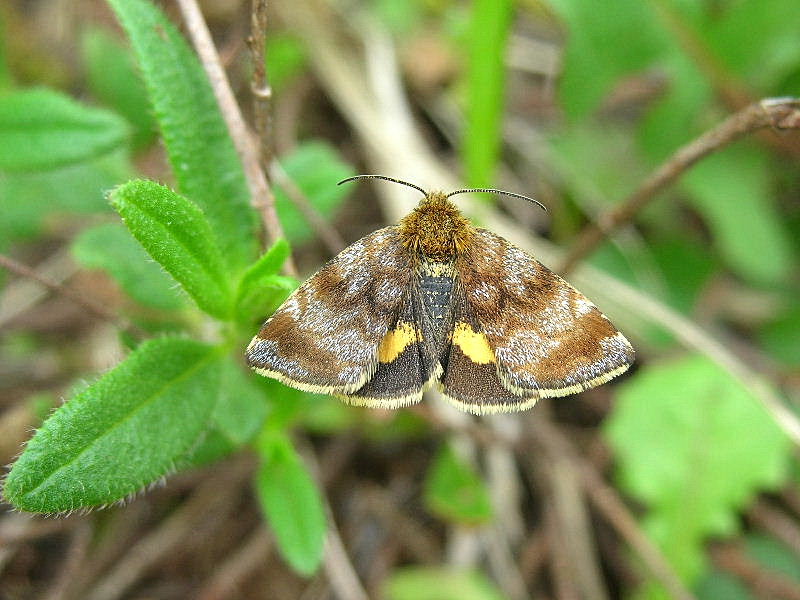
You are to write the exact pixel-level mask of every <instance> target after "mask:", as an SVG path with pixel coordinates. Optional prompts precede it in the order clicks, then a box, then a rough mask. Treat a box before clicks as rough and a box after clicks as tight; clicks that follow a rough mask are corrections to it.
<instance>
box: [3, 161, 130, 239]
mask: <svg viewBox="0 0 800 600" xmlns="http://www.w3.org/2000/svg"><path fill="white" fill-rule="evenodd" d="M132 172H133V169H132V167H131V165H130V163H129V160H128V157H127V152H124V151H117V152H115V153H113V154H111V155H109V156H104V157H102V158H100V159H95V160H93V161H90V162H85V163H80V164H76V165H71V166H68V167H62V168H60V169H54V170H52V171H36V172H31V173H7V174H3V175H0V215H2V217H1V218H0V240H7V241H11V240H13V239H23V238H30V237H33V236H36V235H39V233H40V230H41V228H42V226H43V225H45V224H46V223H47V222H52V221H58V222H60V221H61V220H59V219H53V218H52V217H53V216H55V215H58V216H63V215H65V214H91V213H100V212H110V208H109V206H108V202H107V201H106V199H105V196H104V191H105V190H107V189H109V188H111V187H113V186H115V185H117V184H118V183H120V182H122V181H124V180H126V179H128V178H129V177H130V176H131V173H132Z"/></svg>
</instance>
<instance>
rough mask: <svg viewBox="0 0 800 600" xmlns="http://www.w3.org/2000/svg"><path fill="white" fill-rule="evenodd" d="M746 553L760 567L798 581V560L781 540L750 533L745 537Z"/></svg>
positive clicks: (799, 573) (799, 578)
mask: <svg viewBox="0 0 800 600" xmlns="http://www.w3.org/2000/svg"><path fill="white" fill-rule="evenodd" d="M745 548H746V551H747V555H748V556H749V557H751V558H753V559H754V560H755V561H756V562H758V563H759V564H760V565H761V566H762V567H764V568H765V569H768V570H769V571H772V572H774V573H779V574H780V575H782V576H784V577H786V578H787V579H790V580H792V581H794V582H795V583H800V560H799V559H798V558H797V555H796V554H795V553H794V552H792V550H791V549H790V548H789V547H787V546H786V545H785V544H784V543H783V542H780V541H778V540H776V539H775V538H772V537H769V536H766V535H760V534H756V533H751V534H749V535H748V536H747V537H746V538H745Z"/></svg>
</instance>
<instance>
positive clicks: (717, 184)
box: [684, 144, 793, 284]
mask: <svg viewBox="0 0 800 600" xmlns="http://www.w3.org/2000/svg"><path fill="white" fill-rule="evenodd" d="M769 181H770V174H769V161H768V159H767V156H766V155H765V154H764V153H763V152H762V151H760V150H759V149H756V148H751V147H748V146H745V145H742V144H737V145H736V146H732V147H729V148H727V149H726V150H725V151H723V152H718V153H716V154H712V155H711V156H709V157H708V158H706V159H705V160H703V161H702V162H701V163H699V164H698V165H697V166H695V167H694V169H692V170H691V171H689V172H688V173H687V174H686V175H685V176H684V186H685V188H686V189H687V190H689V192H690V193H691V195H692V198H691V202H692V204H693V205H694V206H695V207H696V208H697V210H698V211H699V212H700V213H701V214H702V215H703V216H704V217H705V221H706V223H707V225H708V227H709V228H710V229H711V232H712V234H713V236H714V244H715V245H716V246H717V248H718V249H719V252H720V254H721V255H722V257H723V258H724V259H725V260H726V262H727V264H728V265H729V266H730V268H731V269H732V270H733V271H735V272H736V273H737V274H738V275H740V276H742V277H744V278H745V279H747V280H749V281H751V282H753V283H757V284H777V283H780V282H781V281H782V280H783V279H784V278H785V277H786V276H787V275H788V274H789V272H790V271H791V270H792V268H793V256H792V249H791V244H790V242H789V236H788V233H787V231H786V229H785V228H784V226H783V223H782V222H781V217H780V216H779V214H778V211H777V210H776V208H775V202H774V198H773V194H772V193H771V190H770V183H769Z"/></svg>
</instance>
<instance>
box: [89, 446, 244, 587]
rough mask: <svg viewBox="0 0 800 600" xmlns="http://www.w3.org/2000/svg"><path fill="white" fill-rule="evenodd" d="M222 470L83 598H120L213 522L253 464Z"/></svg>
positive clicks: (237, 463) (236, 463)
mask: <svg viewBox="0 0 800 600" xmlns="http://www.w3.org/2000/svg"><path fill="white" fill-rule="evenodd" d="M225 466H226V467H227V468H226V469H224V470H223V469H222V468H220V469H219V471H218V475H217V476H216V477H214V476H209V477H208V478H207V479H206V480H204V481H203V482H202V483H201V484H200V485H199V486H198V487H197V489H196V490H195V491H194V492H193V493H192V495H191V497H190V498H189V499H188V500H186V501H185V502H183V503H182V504H181V506H180V507H179V508H177V509H176V510H175V511H174V512H173V513H172V514H171V515H170V516H169V517H167V518H166V519H164V521H163V522H162V523H161V524H160V526H159V527H158V529H156V530H155V531H153V532H151V533H149V534H147V535H146V536H144V537H143V538H142V539H141V540H139V541H138V542H137V543H136V544H135V545H134V546H132V547H131V548H130V549H129V550H128V552H127V553H126V554H125V556H124V558H123V559H122V560H120V561H119V562H117V563H116V564H115V565H114V567H113V568H112V569H111V571H110V572H109V573H108V574H106V576H105V577H103V578H102V579H101V580H100V581H98V582H97V583H96V585H95V587H94V589H93V590H91V592H90V593H88V594H86V595H85V597H86V598H88V599H89V600H114V599H116V598H119V597H121V596H123V595H124V594H125V592H126V591H127V590H128V589H129V588H130V587H131V586H132V585H133V584H134V583H135V582H136V581H138V580H139V578H140V577H142V576H143V575H144V574H145V573H146V572H147V570H148V569H150V568H151V567H152V565H154V564H156V563H157V562H159V560H160V559H162V558H163V557H164V556H166V555H168V554H169V553H171V552H173V551H174V549H175V548H176V547H177V546H178V545H179V544H180V543H181V542H183V541H184V540H185V539H186V537H187V536H190V535H192V533H193V532H194V530H195V529H196V528H197V526H198V524H199V523H200V522H201V521H202V522H205V521H206V520H208V519H213V518H215V515H216V513H217V512H218V511H221V510H223V507H226V506H228V505H229V503H230V502H231V499H232V498H234V497H235V496H236V495H237V494H239V493H241V485H242V483H243V482H244V481H245V480H246V479H247V478H248V477H249V476H250V475H251V474H252V471H253V464H252V461H250V460H238V461H234V462H230V461H229V462H228V463H227V464H226V465H225Z"/></svg>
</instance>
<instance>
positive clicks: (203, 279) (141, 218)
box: [110, 179, 231, 319]
mask: <svg viewBox="0 0 800 600" xmlns="http://www.w3.org/2000/svg"><path fill="white" fill-rule="evenodd" d="M110 199H111V204H112V205H113V206H114V208H116V209H117V211H118V212H119V214H120V215H121V216H122V219H123V221H125V225H127V226H128V229H130V231H131V233H132V234H133V236H134V237H135V238H136V239H137V240H139V243H140V244H141V245H142V246H144V249H145V250H147V252H148V253H149V254H150V256H152V257H153V258H154V259H155V260H156V261H158V263H159V264H161V266H162V267H164V268H165V269H166V270H167V272H168V273H169V274H170V275H172V276H173V277H174V278H175V279H176V280H177V281H178V282H179V283H180V284H181V285H182V286H183V288H184V289H185V290H186V291H187V292H188V294H189V295H190V296H191V297H192V298H194V300H195V301H196V302H197V305H198V306H199V307H200V308H202V309H203V310H204V311H206V312H207V313H208V314H210V315H212V316H214V317H217V318H220V319H226V318H228V317H229V316H230V311H231V290H230V287H229V283H228V278H227V275H226V272H225V266H224V264H223V260H222V255H221V253H220V250H219V248H218V247H217V245H216V242H215V240H214V236H213V234H212V233H211V227H210V225H209V224H208V221H206V219H205V216H204V215H203V213H202V211H201V210H200V209H199V208H197V206H196V205H195V204H194V203H192V202H190V201H189V200H187V199H186V198H184V197H183V196H180V195H178V194H176V193H175V192H173V191H172V190H170V189H169V188H166V187H164V186H162V185H159V184H157V183H155V182H153V181H145V180H141V179H139V180H134V181H129V182H128V183H125V184H123V185H121V186H119V187H118V188H116V189H115V190H114V191H113V192H112V193H111V195H110Z"/></svg>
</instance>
